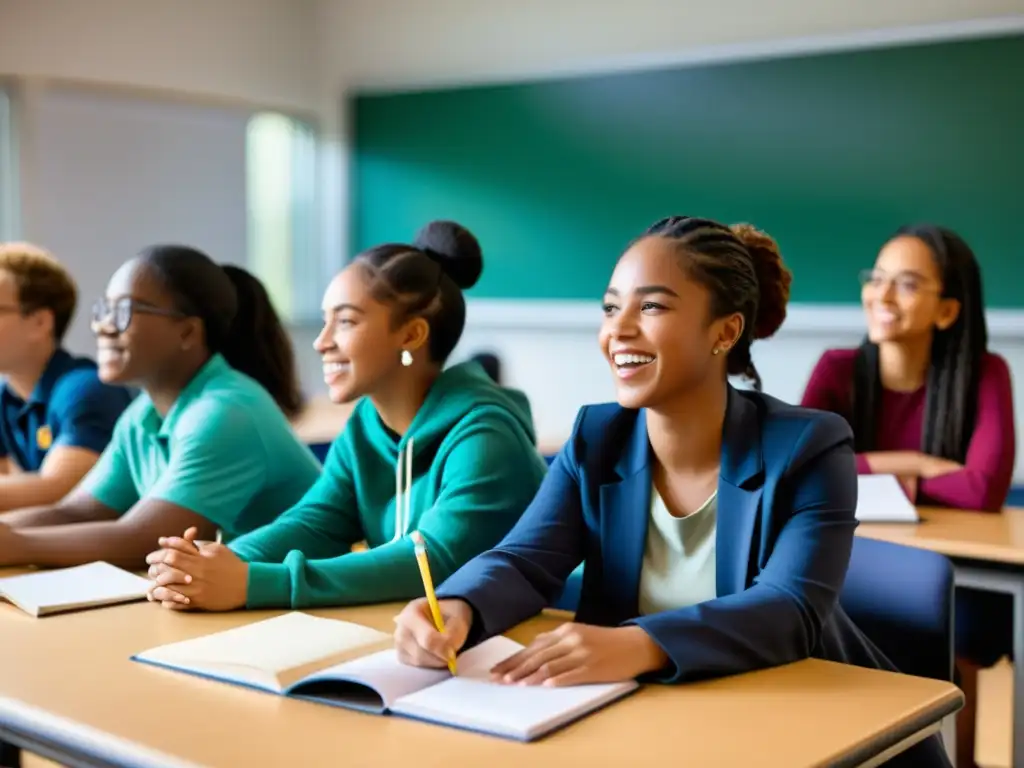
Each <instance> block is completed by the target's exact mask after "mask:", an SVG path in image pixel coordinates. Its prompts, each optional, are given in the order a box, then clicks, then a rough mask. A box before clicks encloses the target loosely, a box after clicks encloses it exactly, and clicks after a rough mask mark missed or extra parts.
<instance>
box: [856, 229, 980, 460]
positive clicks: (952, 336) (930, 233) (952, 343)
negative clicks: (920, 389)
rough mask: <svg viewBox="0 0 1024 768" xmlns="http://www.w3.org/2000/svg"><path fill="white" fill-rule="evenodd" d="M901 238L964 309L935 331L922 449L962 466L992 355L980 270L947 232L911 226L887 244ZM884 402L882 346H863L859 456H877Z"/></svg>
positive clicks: (859, 384) (946, 295)
mask: <svg viewBox="0 0 1024 768" xmlns="http://www.w3.org/2000/svg"><path fill="white" fill-rule="evenodd" d="M898 237H913V238H916V239H917V240H919V241H921V242H922V243H924V244H925V245H926V246H927V247H928V249H929V250H930V251H931V254H932V258H933V259H935V266H936V267H937V268H938V270H939V274H940V279H941V281H942V298H944V299H955V300H956V301H958V302H959V303H960V312H959V313H958V315H957V318H956V320H955V321H954V322H953V324H952V325H950V326H949V327H948V328H946V329H944V330H943V329H938V328H937V329H935V332H934V334H933V336H932V351H931V362H930V363H929V366H928V375H927V389H926V392H927V394H926V396H925V409H924V419H923V421H924V423H923V426H922V431H923V433H924V434H923V435H922V436H921V447H922V450H923V451H924V452H925V453H927V454H929V455H931V456H938V457H940V458H943V459H950V460H951V461H956V462H959V463H961V464H962V463H963V462H964V460H965V459H966V457H967V446H968V444H969V442H970V439H971V434H972V433H973V431H974V419H975V416H976V414H977V404H978V380H979V378H980V376H981V361H982V358H983V356H984V355H985V352H986V350H987V349H988V327H987V325H986V323H985V300H984V294H983V291H982V284H981V270H980V269H979V267H978V261H977V259H976V258H975V256H974V252H973V251H972V250H971V248H970V246H968V245H967V243H966V242H964V240H963V239H962V238H961V237H960V236H959V235H957V234H956V233H955V232H952V231H950V230H948V229H945V228H943V227H938V226H935V225H932V224H914V225H908V226H905V227H901V228H900V229H899V230H897V231H896V233H895V234H894V235H893V236H892V237H891V238H889V240H890V241H892V240H895V239H896V238H898ZM881 397H882V379H881V376H880V374H879V366H878V346H877V345H876V344H872V343H871V342H870V341H865V342H864V343H863V344H861V346H860V348H859V349H858V350H857V357H856V359H855V361H854V378H853V403H852V405H853V407H852V424H851V426H852V427H853V434H854V435H855V443H856V449H857V450H858V451H861V452H864V451H872V450H875V444H876V442H875V441H876V439H877V420H878V419H877V417H878V408H879V403H880V401H881Z"/></svg>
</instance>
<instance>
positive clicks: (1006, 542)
mask: <svg viewBox="0 0 1024 768" xmlns="http://www.w3.org/2000/svg"><path fill="white" fill-rule="evenodd" d="M918 516H919V517H920V518H921V522H920V523H916V524H914V523H871V524H867V523H865V524H863V525H859V526H857V535H858V536H864V537H867V538H872V539H881V540H882V541H891V542H893V543H895V544H904V545H906V546H911V547H919V548H921V549H930V550H932V551H934V552H939V553H941V554H943V555H946V556H947V557H948V558H950V559H951V560H952V561H953V568H954V574H955V578H956V584H957V586H961V587H972V588H974V589H983V590H986V591H991V592H1002V593H1005V594H1009V595H1012V597H1013V656H1014V659H1015V661H1016V663H1015V664H1014V665H1013V761H1012V765H1015V766H1024V509H1014V508H1010V507H1008V508H1006V509H1004V510H1003V511H1002V513H1001V514H993V513H991V512H971V511H962V510H952V509H937V508H933V507H919V508H918Z"/></svg>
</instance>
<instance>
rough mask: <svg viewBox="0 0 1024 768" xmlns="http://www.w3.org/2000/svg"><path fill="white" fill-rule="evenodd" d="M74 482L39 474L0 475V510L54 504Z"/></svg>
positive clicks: (66, 492) (69, 489) (68, 490)
mask: <svg viewBox="0 0 1024 768" xmlns="http://www.w3.org/2000/svg"><path fill="white" fill-rule="evenodd" d="M76 482H77V479H72V480H71V481H70V482H68V481H66V480H64V479H62V478H59V477H44V476H43V475H39V474H25V475H3V476H0V512H7V511H9V510H13V509H24V508H25V507H42V506H47V505H53V504H56V503H57V502H58V501H60V500H61V499H63V498H64V497H65V496H66V495H67V494H68V493H70V492H71V489H72V488H74V487H75V483H76Z"/></svg>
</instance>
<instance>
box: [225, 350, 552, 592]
mask: <svg viewBox="0 0 1024 768" xmlns="http://www.w3.org/2000/svg"><path fill="white" fill-rule="evenodd" d="M410 436H411V437H412V438H413V461H412V465H413V468H412V484H411V486H410V488H409V490H408V491H407V493H408V499H409V501H408V506H409V507H410V509H409V511H408V514H407V520H408V524H407V525H406V526H405V531H404V535H400V536H399V537H398V538H397V539H396V538H395V536H396V521H395V483H396V480H395V470H396V463H397V461H398V457H399V452H400V451H401V452H402V453H404V451H405V447H406V443H407V441H408V439H409V437H410ZM535 444H536V439H535V436H534V429H533V420H532V416H531V413H530V406H529V402H528V401H527V399H526V397H525V396H524V395H523V394H522V393H520V392H517V391H513V390H507V389H503V388H501V387H499V386H497V385H496V384H494V383H493V382H492V381H491V380H490V379H489V378H488V377H487V376H486V374H485V373H484V372H483V370H482V369H481V368H480V367H479V365H477V364H476V363H463V364H461V365H457V366H454V367H452V368H449V369H447V370H446V371H444V372H443V373H442V374H441V376H440V377H439V378H438V379H437V381H436V382H435V383H434V385H433V386H432V387H431V389H430V392H429V393H428V394H427V398H426V400H425V402H424V403H423V406H422V407H421V408H420V410H419V412H418V413H417V414H416V417H415V419H413V422H412V424H411V425H410V427H409V430H408V432H407V433H406V434H405V435H404V436H402V437H401V438H399V437H398V436H396V435H395V434H394V433H393V432H391V431H390V430H388V429H387V428H386V427H385V426H384V424H383V422H381V420H380V417H379V416H378V415H377V411H376V410H375V409H374V407H373V404H372V403H371V402H370V401H369V399H367V398H364V399H363V400H362V401H360V402H359V403H358V404H357V405H356V407H355V409H354V410H353V413H352V416H351V418H350V419H349V422H348V424H347V425H346V427H345V430H344V431H343V432H342V433H341V435H340V436H339V437H338V439H337V440H335V441H334V444H333V445H332V446H331V450H330V452H329V453H328V455H327V460H326V462H325V464H324V471H323V473H322V474H321V476H320V478H319V479H318V480H317V481H316V483H315V484H314V485H313V487H312V488H310V490H309V491H308V492H307V493H306V495H305V496H303V498H302V499H301V500H300V501H299V502H298V504H296V505H295V506H294V507H292V508H291V509H290V510H288V511H287V512H285V513H284V514H282V515H281V516H280V517H279V518H278V519H277V520H275V521H274V522H272V523H270V524H269V525H266V526H264V527H262V528H259V529H257V530H255V531H253V532H252V533H249V534H246V535H244V536H242V537H240V538H238V539H236V540H235V541H234V542H232V544H231V545H230V546H231V549H232V550H234V551H235V552H236V553H237V554H238V555H239V557H241V558H242V559H243V560H246V561H247V562H248V563H249V586H248V606H249V607H250V608H272V607H274V608H277V607H291V608H300V607H305V606H325V605H351V604H357V603H375V602H386V601H391V600H410V599H412V598H415V597H421V596H422V595H423V582H422V581H421V579H420V573H419V569H418V567H417V565H416V558H415V555H414V554H413V546H412V542H411V540H410V538H409V536H408V534H409V533H411V532H412V531H416V530H418V531H419V532H420V533H421V534H422V536H423V538H424V539H425V540H426V543H427V552H428V556H429V558H430V568H431V573H432V576H433V580H434V584H435V586H437V585H439V584H440V583H441V582H442V581H444V580H445V579H446V578H448V576H450V575H451V574H452V573H454V572H455V570H457V569H458V568H459V567H461V566H462V565H463V564H464V563H466V562H467V561H469V560H470V559H472V558H473V557H475V556H476V555H478V554H480V553H481V552H483V551H485V550H487V549H490V548H492V547H493V546H495V545H496V544H497V543H498V542H499V541H500V540H501V539H502V538H503V537H504V536H505V534H506V533H508V532H509V530H511V528H512V526H513V525H515V523H516V521H517V520H518V519H519V517H520V515H522V513H523V512H524V511H525V509H526V507H527V505H528V504H529V503H530V501H531V500H532V499H533V496H534V494H535V493H536V492H537V489H538V488H539V487H540V483H541V480H542V479H543V477H544V473H545V470H546V465H545V462H544V460H543V459H542V458H541V456H540V454H539V453H538V451H537V449H536V445H535ZM403 474H404V473H403ZM362 540H365V541H366V543H367V545H368V547H369V549H368V550H367V551H365V552H352V551H351V549H352V545H353V544H355V543H357V542H359V541H362Z"/></svg>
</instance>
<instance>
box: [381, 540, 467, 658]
mask: <svg viewBox="0 0 1024 768" xmlns="http://www.w3.org/2000/svg"><path fill="white" fill-rule="evenodd" d="M411 538H412V540H413V545H414V547H415V553H416V560H417V564H418V565H419V568H420V576H421V577H422V578H423V587H424V592H425V593H426V597H421V598H419V599H418V600H413V601H412V602H411V603H409V604H408V605H407V606H406V607H405V608H404V609H403V610H402V612H401V613H400V614H399V615H398V616H396V617H395V624H396V627H395V648H396V650H397V651H398V658H399V659H400V660H401V661H402V662H403V663H405V664H410V665H413V666H418V667H434V668H437V667H442V668H443V667H444V666H446V665H447V667H448V669H450V670H451V672H452V674H453V675H454V674H455V673H456V667H455V654H456V653H457V652H458V651H459V649H461V648H462V646H463V645H464V644H465V642H466V638H467V637H468V636H469V629H470V624H471V623H472V621H473V611H472V609H471V608H470V607H469V605H468V604H467V603H465V602H464V601H462V600H438V599H437V596H436V595H435V594H434V584H433V579H432V577H431V574H430V564H429V561H428V560H427V552H426V543H425V542H424V541H423V537H422V536H420V535H419V532H415V533H413V534H412V536H411Z"/></svg>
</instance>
